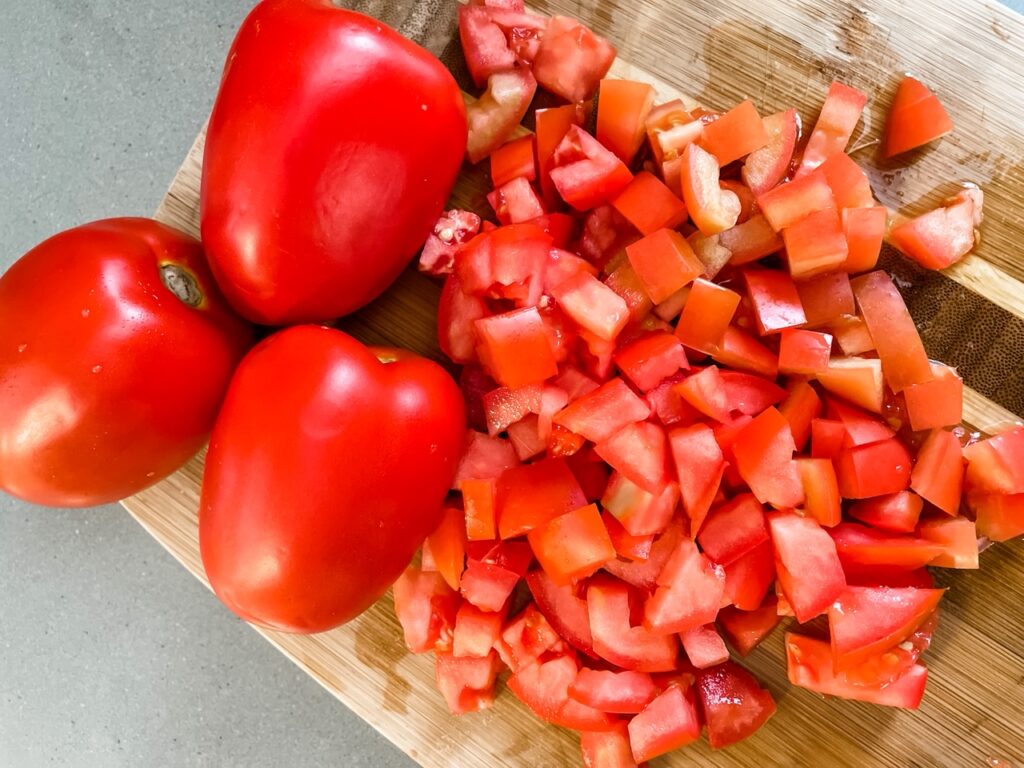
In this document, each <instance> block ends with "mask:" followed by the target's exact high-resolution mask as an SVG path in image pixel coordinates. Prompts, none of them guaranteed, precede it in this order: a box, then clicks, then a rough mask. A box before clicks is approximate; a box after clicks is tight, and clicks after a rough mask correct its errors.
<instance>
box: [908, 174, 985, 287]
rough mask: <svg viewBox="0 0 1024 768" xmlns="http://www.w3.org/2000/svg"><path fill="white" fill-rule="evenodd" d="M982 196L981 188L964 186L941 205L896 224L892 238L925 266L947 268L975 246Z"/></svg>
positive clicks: (911, 256) (980, 215)
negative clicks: (962, 189)
mask: <svg viewBox="0 0 1024 768" xmlns="http://www.w3.org/2000/svg"><path fill="white" fill-rule="evenodd" d="M983 200H984V197H983V194H982V191H981V190H980V189H977V188H970V189H965V190H964V191H963V192H960V193H959V194H957V195H956V196H955V197H953V198H950V199H949V200H947V201H946V203H945V204H944V205H943V206H942V207H941V208H936V209H935V210H933V211H929V212H928V213H924V214H922V215H920V216H918V217H917V218H915V219H910V220H909V221H905V222H903V223H902V224H897V225H896V226H895V227H893V228H892V231H890V232H889V242H890V243H891V244H892V245H893V246H894V247H895V248H896V249H898V250H899V251H900V252H901V253H904V254H906V255H907V256H909V257H910V258H912V259H913V260H914V261H916V262H917V263H918V264H920V265H921V266H922V267H927V268H928V269H945V268H946V267H949V266H951V265H953V264H955V263H956V262H958V261H960V259H962V258H963V257H964V256H966V255H967V254H968V253H970V251H971V249H973V248H974V246H975V244H976V242H977V234H976V232H975V230H976V229H977V228H978V226H980V224H981V219H982V204H983Z"/></svg>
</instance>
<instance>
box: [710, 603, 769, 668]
mask: <svg viewBox="0 0 1024 768" xmlns="http://www.w3.org/2000/svg"><path fill="white" fill-rule="evenodd" d="M777 603H778V601H777V600H776V599H775V597H774V595H773V596H769V597H768V598H766V599H765V601H764V603H763V604H762V605H760V606H758V607H757V608H754V609H753V610H751V611H743V610H740V609H739V608H736V607H735V606H732V605H730V606H727V607H725V608H723V609H722V610H721V611H719V613H718V626H720V627H721V628H722V631H723V632H724V633H725V636H726V639H727V640H728V641H729V644H730V645H732V647H733V648H735V649H736V650H737V651H738V652H739V654H740V655H741V656H746V655H747V654H748V653H750V652H751V651H752V650H754V648H756V647H757V646H758V645H759V644H760V643H761V642H762V641H763V640H764V639H765V638H766V637H768V635H770V634H771V633H772V630H773V629H775V628H776V627H777V626H778V625H779V622H781V621H782V617H781V616H779V613H778V611H777V610H776V606H777Z"/></svg>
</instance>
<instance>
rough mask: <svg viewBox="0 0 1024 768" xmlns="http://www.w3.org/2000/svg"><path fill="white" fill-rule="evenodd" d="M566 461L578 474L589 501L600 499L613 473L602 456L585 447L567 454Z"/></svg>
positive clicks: (577, 477)
mask: <svg viewBox="0 0 1024 768" xmlns="http://www.w3.org/2000/svg"><path fill="white" fill-rule="evenodd" d="M565 461H566V463H567V464H568V465H569V469H571V470H572V473H573V474H574V475H575V476H576V480H577V481H578V482H579V484H580V487H581V488H582V489H583V494H584V495H585V496H586V497H587V501H597V500H598V499H600V498H601V494H603V493H604V489H605V486H606V485H607V484H608V476H609V475H610V474H611V470H609V468H608V466H607V465H606V464H605V463H604V462H603V461H601V458H600V457H599V456H598V455H597V454H596V453H594V451H593V450H592V449H585V450H581V451H577V452H576V453H574V454H573V455H572V456H567V457H566V459H565Z"/></svg>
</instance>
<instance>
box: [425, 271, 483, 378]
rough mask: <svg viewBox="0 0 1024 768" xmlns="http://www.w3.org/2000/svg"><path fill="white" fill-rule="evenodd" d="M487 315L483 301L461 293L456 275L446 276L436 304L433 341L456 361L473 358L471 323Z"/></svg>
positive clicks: (474, 344) (475, 341) (474, 347)
mask: <svg viewBox="0 0 1024 768" xmlns="http://www.w3.org/2000/svg"><path fill="white" fill-rule="evenodd" d="M487 314H488V311H487V304H486V303H484V301H483V300H482V299H480V298H478V297H477V296H471V295H467V294H466V293H464V292H463V290H462V284H461V283H460V282H459V278H458V277H457V276H455V275H449V276H448V278H447V279H446V280H445V281H444V288H442V289H441V298H440V299H439V300H438V304H437V343H438V345H439V346H440V347H441V351H442V352H444V353H445V355H447V356H448V358H449V359H450V360H452V361H453V362H456V363H462V364H465V363H471V362H473V361H475V360H476V344H477V339H476V333H475V331H474V325H475V323H476V321H477V320H480V319H481V318H484V317H486V316H487Z"/></svg>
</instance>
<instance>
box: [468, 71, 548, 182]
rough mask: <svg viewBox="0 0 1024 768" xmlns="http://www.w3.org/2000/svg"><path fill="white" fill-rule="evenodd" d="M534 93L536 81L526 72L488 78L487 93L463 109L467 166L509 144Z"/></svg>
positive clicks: (501, 73) (499, 73)
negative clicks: (464, 112)
mask: <svg viewBox="0 0 1024 768" xmlns="http://www.w3.org/2000/svg"><path fill="white" fill-rule="evenodd" d="M536 91H537V81H536V80H535V79H534V77H533V75H532V74H531V73H530V71H529V70H528V69H523V68H519V69H510V70H507V71H503V72H495V73H494V74H492V75H491V76H490V77H488V78H487V91H486V92H485V93H484V95H483V96H481V97H480V98H479V99H478V100H477V101H476V102H474V103H472V104H470V105H469V106H467V107H466V123H467V124H468V125H469V136H468V139H467V144H466V157H468V158H469V162H471V163H478V162H480V161H481V160H483V159H484V158H485V157H487V156H488V155H489V154H490V153H491V152H493V151H494V150H495V149H497V148H498V147H500V146H501V145H502V144H504V143H505V142H506V141H507V140H508V138H509V136H511V135H512V132H513V131H514V130H515V129H516V127H517V126H518V125H519V123H520V122H521V121H522V119H523V116H524V115H525V114H526V110H527V109H529V108H530V102H531V101H532V100H533V94H534V93H536Z"/></svg>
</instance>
